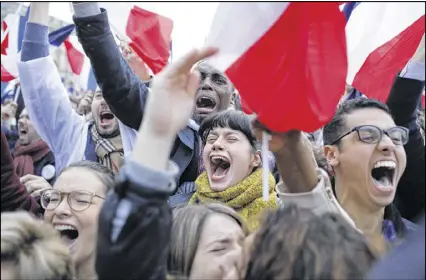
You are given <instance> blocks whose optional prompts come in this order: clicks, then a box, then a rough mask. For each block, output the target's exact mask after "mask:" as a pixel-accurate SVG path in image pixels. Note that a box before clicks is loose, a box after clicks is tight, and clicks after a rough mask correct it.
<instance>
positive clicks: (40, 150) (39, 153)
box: [13, 139, 50, 177]
mask: <svg viewBox="0 0 426 280" xmlns="http://www.w3.org/2000/svg"><path fill="white" fill-rule="evenodd" d="M49 152H50V150H49V147H48V146H47V144H46V143H45V142H44V141H43V140H41V139H39V140H36V141H32V142H30V143H29V144H28V145H21V144H19V142H17V143H16V147H15V150H14V151H13V157H14V159H13V163H14V165H15V170H16V173H17V174H18V176H19V177H22V176H24V175H27V174H34V163H35V162H37V161H39V160H41V159H42V158H43V157H45V156H46V155H47V154H48V153H49Z"/></svg>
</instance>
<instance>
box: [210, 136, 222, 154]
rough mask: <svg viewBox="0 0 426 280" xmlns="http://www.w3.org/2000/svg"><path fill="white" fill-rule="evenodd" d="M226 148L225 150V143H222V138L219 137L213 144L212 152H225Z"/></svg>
mask: <svg viewBox="0 0 426 280" xmlns="http://www.w3.org/2000/svg"><path fill="white" fill-rule="evenodd" d="M224 149H225V148H224V145H223V142H222V138H221V137H219V138H218V139H217V140H216V141H215V142H214V143H213V146H212V150H213V151H223V150H224Z"/></svg>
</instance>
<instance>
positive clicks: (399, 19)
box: [343, 2, 425, 102]
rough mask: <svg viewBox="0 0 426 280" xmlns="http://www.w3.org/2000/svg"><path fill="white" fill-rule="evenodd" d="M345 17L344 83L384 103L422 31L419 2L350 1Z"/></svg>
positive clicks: (421, 8)
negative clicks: (345, 51)
mask: <svg viewBox="0 0 426 280" xmlns="http://www.w3.org/2000/svg"><path fill="white" fill-rule="evenodd" d="M343 12H344V14H345V16H346V18H347V23H346V38H347V48H348V65H349V66H348V76H347V79H346V81H347V83H348V84H350V85H352V86H353V87H354V88H356V89H357V90H359V91H360V92H362V93H363V94H365V95H366V96H367V97H369V98H374V99H377V100H380V101H382V102H385V101H386V99H387V97H388V95H389V91H390V89H391V87H392V83H393V81H394V79H395V76H396V75H397V73H399V72H400V71H401V70H402V69H403V68H404V67H405V65H406V64H407V62H408V61H409V60H410V58H411V57H412V56H413V54H414V52H415V51H416V49H417V47H418V45H419V43H420V40H421V38H422V36H423V34H424V33H425V15H424V14H425V5H424V3H421V2H362V3H360V2H352V3H347V4H346V5H345V7H344V9H343Z"/></svg>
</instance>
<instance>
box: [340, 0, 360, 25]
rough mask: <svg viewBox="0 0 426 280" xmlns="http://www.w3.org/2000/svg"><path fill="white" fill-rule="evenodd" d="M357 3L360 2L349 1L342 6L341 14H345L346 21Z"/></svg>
mask: <svg viewBox="0 0 426 280" xmlns="http://www.w3.org/2000/svg"><path fill="white" fill-rule="evenodd" d="M359 4H361V2H349V3H346V4H345V6H343V14H344V15H345V18H346V21H348V20H349V18H350V17H351V14H352V12H353V10H355V8H356V7H357V6H358V5H359Z"/></svg>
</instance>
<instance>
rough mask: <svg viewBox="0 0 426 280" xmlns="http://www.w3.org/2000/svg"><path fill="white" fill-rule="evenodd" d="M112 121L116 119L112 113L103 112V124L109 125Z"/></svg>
mask: <svg viewBox="0 0 426 280" xmlns="http://www.w3.org/2000/svg"><path fill="white" fill-rule="evenodd" d="M112 119H114V115H113V114H112V113H111V112H101V114H100V120H101V124H109V123H110V122H111V121H112Z"/></svg>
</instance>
